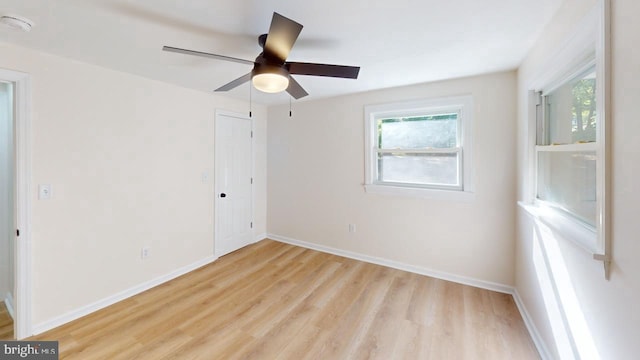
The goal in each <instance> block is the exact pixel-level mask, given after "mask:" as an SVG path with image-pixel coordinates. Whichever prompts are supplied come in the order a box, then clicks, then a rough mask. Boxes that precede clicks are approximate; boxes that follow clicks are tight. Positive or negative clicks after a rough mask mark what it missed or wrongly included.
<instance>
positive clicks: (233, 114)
mask: <svg viewBox="0 0 640 360" xmlns="http://www.w3.org/2000/svg"><path fill="white" fill-rule="evenodd" d="M221 115H222V116H228V117H232V118H238V119H242V120H249V121H251V133H252V136H251V178H252V179H253V181H254V183H253V184H252V186H251V222H252V223H253V222H255V218H256V216H255V215H256V214H255V211H256V210H255V209H256V192H255V188H254V186H253V185H254V184H255V169H256V150H255V149H256V136H255V131H256V130H255V128H256V122H255V118H254V117H253V116H247V115H246V114H241V113H238V112H234V111H229V110H224V109H216V111H215V119H214V124H213V131H214V134H213V138H214V154H213V159H214V170H213V183H214V184H213V198H214V214H213V219H214V221H213V223H214V225H213V226H214V239H213V255H214V256H215V257H219V256H220V254H218V253H217V251H216V241H217V239H218V238H219V236H218V235H219V234H218V224H217V222H218V211H219V210H220V209H219V205H218V204H219V203H218V201H217V199H218V193H219V189H218V183H217V182H216V180H215V179H216V173H217V171H218V169H217V166H218V164H217V163H216V161H215V157H216V153H215V150H216V147H217V146H218V145H217V141H215V139H216V136H217V134H216V126H217V121H218V117H219V116H221ZM253 225H254V226H253V227H252V228H251V243H255V242H256V239H255V238H256V236H255V224H253Z"/></svg>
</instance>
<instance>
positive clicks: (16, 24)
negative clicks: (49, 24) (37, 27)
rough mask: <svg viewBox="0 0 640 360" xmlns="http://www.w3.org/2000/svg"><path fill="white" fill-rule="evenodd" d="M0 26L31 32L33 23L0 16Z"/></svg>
mask: <svg viewBox="0 0 640 360" xmlns="http://www.w3.org/2000/svg"><path fill="white" fill-rule="evenodd" d="M0 24H2V25H4V26H7V27H10V28H12V29H15V30H22V31H24V32H29V31H31V28H32V27H33V21H31V20H29V19H27V18H23V17H21V16H16V15H1V16H0Z"/></svg>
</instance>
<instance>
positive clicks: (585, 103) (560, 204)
mask: <svg viewBox="0 0 640 360" xmlns="http://www.w3.org/2000/svg"><path fill="white" fill-rule="evenodd" d="M596 80H597V79H596V72H595V67H594V66H589V67H588V69H587V70H586V71H582V72H580V73H579V74H578V75H577V76H575V77H573V78H571V79H570V80H569V81H567V82H566V83H564V84H562V85H561V86H559V87H557V88H556V89H553V90H552V91H550V92H548V93H546V94H544V93H543V94H541V100H542V101H541V105H542V107H543V110H542V111H541V112H539V115H540V118H539V120H538V121H539V122H541V123H542V124H541V126H539V127H538V128H539V134H538V136H537V138H538V145H537V146H536V153H537V189H536V197H537V199H538V200H539V201H543V202H545V203H547V204H548V205H551V206H553V207H555V208H556V209H558V210H560V211H562V212H564V213H566V214H567V215H570V216H571V217H573V218H575V219H576V220H579V221H580V222H582V223H583V224H585V225H587V226H589V227H590V228H592V229H595V228H596V224H597V217H598V203H597V181H596V178H597V162H598V139H597V136H596V134H597V129H598V114H597V104H596V86H597V81H596Z"/></svg>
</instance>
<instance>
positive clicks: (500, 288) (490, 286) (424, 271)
mask: <svg viewBox="0 0 640 360" xmlns="http://www.w3.org/2000/svg"><path fill="white" fill-rule="evenodd" d="M267 237H268V238H269V239H272V240H276V241H280V242H283V243H287V244H291V245H296V246H301V247H304V248H307V249H312V250H318V251H321V252H325V253H329V254H334V255H338V256H343V257H346V258H350V259H355V260H360V261H364V262H368V263H372V264H376V265H382V266H386V267H390V268H394V269H398V270H403V271H408V272H412V273H416V274H420V275H426V276H430V277H433V278H437V279H442V280H447V281H451V282H455V283H459V284H464V285H469V286H474V287H478V288H481V289H487V290H492V291H497V292H501V293H505V294H513V287H511V286H509V285H504V284H499V283H494V282H491V281H485V280H479V279H474V278H469V277H466V276H460V275H455V274H450V273H447V272H443V271H437V270H433V269H428V268H424V267H421V266H415V265H409V264H405V263H402V262H399V261H393V260H388V259H383V258H379V257H375V256H369V255H364V254H360V253H356V252H352V251H346V250H341V249H336V248H332V247H329V246H324V245H318V244H313V243H309V242H306V241H302V240H297V239H292V238H289V237H286V236H280V235H276V234H267Z"/></svg>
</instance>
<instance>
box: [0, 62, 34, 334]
mask: <svg viewBox="0 0 640 360" xmlns="http://www.w3.org/2000/svg"><path fill="white" fill-rule="evenodd" d="M29 94H30V79H29V75H28V74H24V73H20V72H16V71H10V70H3V69H0V334H2V337H0V338H1V339H4V340H9V339H23V338H25V337H28V336H30V335H32V332H31V331H32V329H31V272H30V268H31V229H30V200H29V187H30V161H29V160H30V118H29V99H30V96H29ZM3 310H4V312H3ZM3 314H5V317H2V315H3ZM3 325H5V326H3Z"/></svg>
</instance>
